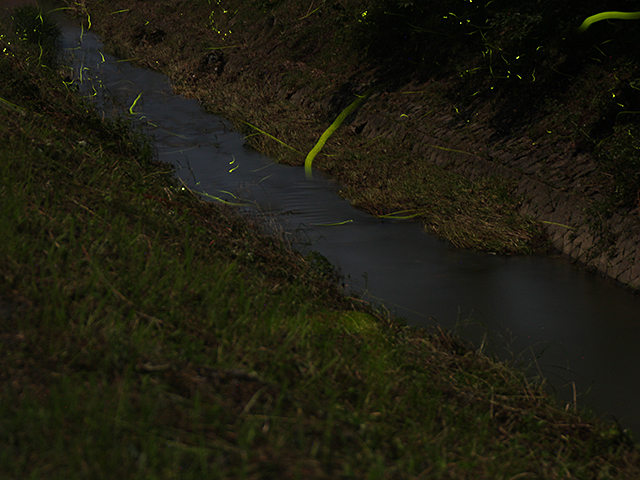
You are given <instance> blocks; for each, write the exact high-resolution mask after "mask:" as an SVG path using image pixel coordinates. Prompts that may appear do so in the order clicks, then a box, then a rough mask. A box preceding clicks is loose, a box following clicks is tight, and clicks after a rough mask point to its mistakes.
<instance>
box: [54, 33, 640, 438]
mask: <svg viewBox="0 0 640 480" xmlns="http://www.w3.org/2000/svg"><path fill="white" fill-rule="evenodd" d="M65 48H66V49H67V51H68V52H69V53H70V55H71V56H73V65H74V68H75V71H76V76H77V77H78V78H80V77H82V79H83V83H82V86H81V91H82V92H84V94H87V95H88V94H91V93H92V92H93V91H94V89H95V92H96V93H97V95H96V96H95V97H94V98H96V99H97V100H98V102H99V104H101V105H103V106H105V105H107V104H108V102H109V100H110V99H112V100H116V102H119V103H120V105H121V111H124V112H127V111H128V110H129V108H130V107H131V105H132V104H133V103H134V101H135V99H136V98H138V100H137V102H136V103H135V106H133V108H132V110H133V112H134V116H135V118H136V119H137V121H139V122H141V123H143V124H147V125H148V128H149V132H150V133H151V134H152V135H153V136H154V138H155V140H156V146H157V152H158V158H159V160H162V161H164V162H169V163H172V164H174V165H176V166H177V167H178V172H177V173H178V176H179V177H180V178H181V179H182V180H183V181H184V182H185V183H186V184H187V186H188V187H189V188H192V189H193V190H195V191H199V192H205V193H206V194H208V195H211V196H214V197H217V198H220V199H224V200H227V201H232V202H236V203H246V204H249V205H250V206H251V207H247V208H253V211H254V212H255V211H256V210H255V209H256V208H257V209H259V212H264V213H271V214H277V215H278V218H279V219H280V221H281V222H282V223H283V224H284V225H285V227H286V229H287V231H289V232H297V235H298V237H303V238H306V239H308V241H310V242H311V246H304V245H300V248H301V249H303V250H304V249H309V248H312V249H314V250H317V251H319V252H320V253H322V254H323V255H324V256H325V257H326V258H327V259H329V260H330V261H331V262H332V263H333V264H334V265H336V266H338V267H339V268H340V269H341V271H342V273H343V274H344V275H345V276H346V283H348V284H349V286H350V288H352V289H353V290H355V291H357V292H364V298H365V299H368V300H377V299H379V300H381V301H382V302H383V303H384V304H385V305H386V307H387V308H389V309H390V310H391V311H392V312H393V313H396V314H398V315H400V316H403V317H405V318H407V319H408V322H409V323H410V324H412V325H420V326H425V325H433V324H434V323H435V321H437V322H439V323H440V324H442V325H443V326H446V327H452V326H453V325H454V324H455V323H456V321H457V320H458V319H466V318H468V317H470V316H471V317H472V318H474V319H477V320H479V321H481V322H483V323H484V324H485V325H486V327H487V328H488V329H489V332H490V334H491V335H492V336H494V337H497V338H498V337H502V338H510V337H513V342H512V346H513V349H514V351H515V352H521V351H523V350H525V349H527V348H529V347H532V349H531V350H530V351H531V352H533V351H535V352H536V353H539V352H541V351H543V350H544V354H543V355H542V356H541V358H539V359H538V365H539V367H540V369H541V370H542V371H543V373H544V374H545V375H546V376H547V378H548V379H549V381H550V382H551V383H552V384H553V385H554V386H555V387H556V388H557V389H558V393H559V394H560V396H561V397H562V398H564V399H566V400H569V399H571V398H572V397H573V387H572V382H575V385H576V388H577V391H578V393H579V396H578V403H579V404H581V405H592V406H594V408H596V411H597V412H599V413H602V414H604V413H605V412H609V413H611V414H613V415H615V417H616V418H617V419H619V420H620V422H621V423H622V425H623V426H624V427H626V428H631V429H632V430H633V431H635V432H636V433H637V434H640V409H638V405H639V404H640V373H639V372H640V349H639V346H640V296H638V295H633V294H631V293H629V292H627V291H625V290H623V289H622V288H619V287H617V286H615V285H613V284H612V283H611V282H609V281H607V280H605V279H602V278H599V277H597V276H595V275H593V274H589V273H586V272H583V271H578V270H577V269H576V268H574V267H573V266H572V265H571V263H569V262H568V261H565V260H562V259H556V258H550V257H544V256H534V257H501V256H497V255H491V254H486V253H475V252H468V251H460V250H456V249H454V248H452V247H451V246H449V245H448V244H447V243H446V242H443V241H440V240H438V239H436V238H433V237H431V236H428V235H426V234H425V233H423V230H422V228H421V226H420V225H419V224H417V223H412V222H406V221H405V222H403V221H392V220H380V219H377V218H374V217H372V216H370V215H367V214H365V213H363V212H360V211H358V210H355V209H353V208H352V207H351V206H350V205H349V203H348V202H346V201H345V200H342V199H341V198H340V197H338V195H337V194H336V193H335V191H336V188H337V186H336V184H335V183H334V182H332V181H330V180H327V179H324V178H322V175H320V174H319V173H318V172H315V173H314V176H315V177H316V178H315V179H314V180H313V181H307V180H306V179H305V176H304V171H303V168H302V167H285V166H281V165H277V164H275V163H273V162H272V161H271V160H270V159H269V158H266V157H265V156H263V155H261V154H259V153H257V152H255V151H253V150H251V149H249V148H247V147H245V145H244V143H245V141H244V137H243V136H242V135H241V134H239V133H237V132H234V131H232V130H231V129H230V127H229V126H228V124H227V123H225V121H224V120H222V119H220V118H218V117H216V116H213V115H209V114H207V113H205V112H204V111H203V110H202V109H201V108H200V105H199V103H198V101H196V100H191V99H186V98H184V97H181V96H178V95H174V94H172V88H171V85H170V82H169V80H168V78H167V77H165V76H164V75H161V74H159V73H155V72H152V71H150V70H143V69H140V68H135V67H133V66H132V65H130V64H129V63H127V62H118V61H117V60H116V59H115V58H113V57H110V56H109V55H106V54H104V53H101V51H100V50H101V43H100V41H99V40H98V38H97V37H96V36H94V35H93V34H91V33H89V32H84V34H83V35H82V39H81V40H80V31H79V30H78V29H77V28H76V27H74V26H71V25H67V26H66V27H65ZM105 102H106V103H105ZM345 221H348V223H345V224H343V225H339V226H327V225H326V224H332V223H338V222H345ZM481 333H482V329H480V328H478V327H472V328H471V329H469V330H467V331H466V333H464V332H463V336H466V337H467V338H473V339H475V340H476V341H478V340H479V338H480V337H479V335H480V334H481ZM498 345H503V344H502V343H498ZM497 348H498V353H499V354H500V355H501V356H502V357H503V358H505V357H507V356H508V355H507V352H506V351H505V350H504V348H503V347H497ZM528 358H530V356H529V357H528ZM589 389H591V391H590V393H589V394H588V395H586V396H584V395H581V394H584V393H585V392H586V391H587V390H589Z"/></svg>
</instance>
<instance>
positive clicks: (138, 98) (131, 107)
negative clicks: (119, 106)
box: [129, 92, 143, 115]
mask: <svg viewBox="0 0 640 480" xmlns="http://www.w3.org/2000/svg"><path fill="white" fill-rule="evenodd" d="M142 93H143V92H140V93H139V94H138V96H137V97H136V99H135V100H134V101H133V103H132V104H131V106H130V107H129V113H130V114H131V115H135V112H134V111H133V107H135V106H136V103H138V100H140V97H141V96H142Z"/></svg>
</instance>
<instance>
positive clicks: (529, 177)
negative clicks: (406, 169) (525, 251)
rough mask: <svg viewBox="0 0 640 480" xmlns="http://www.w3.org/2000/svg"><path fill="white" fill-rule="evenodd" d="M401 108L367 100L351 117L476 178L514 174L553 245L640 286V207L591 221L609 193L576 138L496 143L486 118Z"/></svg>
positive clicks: (371, 132) (523, 208)
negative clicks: (371, 105)
mask: <svg viewBox="0 0 640 480" xmlns="http://www.w3.org/2000/svg"><path fill="white" fill-rule="evenodd" d="M424 109H426V106H425V107H424ZM396 110H397V112H395V113H394V112H385V113H384V114H382V113H379V112H378V113H375V114H374V113H371V111H370V109H368V108H367V106H365V107H364V108H362V109H361V110H360V111H359V113H358V115H357V117H356V119H355V121H354V122H353V124H354V125H357V128H358V130H361V132H362V134H363V135H364V136H366V137H367V138H375V137H377V136H379V135H383V136H387V135H389V136H396V137H398V138H404V139H405V142H407V141H408V142H410V143H411V144H412V145H413V152H414V153H415V154H416V155H420V156H422V157H423V158H424V159H425V160H427V161H429V162H433V163H435V164H438V165H447V166H449V168H451V169H452V170H453V171H456V172H458V173H460V174H463V175H464V176H466V177H468V178H470V179H472V180H473V179H476V178H479V177H481V176H486V175H493V174H498V175H501V176H504V177H506V178H509V179H513V180H514V181H516V182H517V189H516V191H515V194H516V195H517V196H518V197H520V196H522V198H523V200H522V202H521V204H520V207H519V211H520V213H521V214H525V215H531V216H532V217H534V218H536V219H537V220H539V221H541V222H543V225H544V227H545V228H546V230H547V233H548V235H549V238H550V239H551V242H552V244H553V246H554V247H555V248H557V249H558V250H559V251H561V252H562V253H563V254H565V255H567V256H569V257H571V258H572V259H574V260H576V261H577V262H578V263H579V264H580V265H582V266H584V267H586V268H587V269H589V270H592V271H598V272H600V273H601V274H602V275H605V276H607V277H610V278H612V279H614V280H617V281H619V282H621V283H622V284H624V285H626V286H628V287H630V288H632V289H634V290H638V289H640V213H639V210H638V209H637V208H636V209H633V210H631V211H629V212H625V214H624V215H620V214H617V213H616V214H614V215H613V216H612V217H611V218H610V219H604V220H603V221H602V223H601V226H600V227H599V228H594V227H593V226H592V225H591V224H590V221H589V220H590V219H589V216H588V215H587V214H586V213H585V210H586V209H587V207H589V206H590V205H591V203H592V202H593V201H594V200H598V199H601V198H604V196H603V194H602V193H601V192H600V190H599V182H598V181H597V180H596V179H595V175H594V174H595V171H596V165H595V162H594V160H593V159H592V158H591V157H590V156H589V155H587V154H584V153H577V152H576V150H575V148H573V145H572V144H571V143H570V142H566V143H561V142H558V141H557V140H554V139H553V138H551V137H550V138H549V140H548V141H545V140H544V139H543V140H542V141H537V142H533V141H532V140H531V139H529V138H527V137H526V136H523V137H519V138H507V139H504V140H500V141H498V142H497V143H490V140H489V139H490V138H491V137H492V136H493V134H494V132H493V131H492V130H491V129H490V128H488V127H486V126H485V125H483V124H482V123H480V122H473V123H470V124H467V125H462V126H458V127H457V128H453V129H452V128H442V127H439V125H450V124H451V120H452V118H451V116H447V115H442V116H439V117H438V116H435V117H431V118H429V119H428V120H425V118H424V116H421V115H420V113H421V112H420V111H421V108H420V107H417V106H416V105H405V106H404V108H401V109H396ZM407 111H413V112H414V113H415V116H416V117H419V118H420V119H421V121H420V123H419V125H417V124H411V123H410V121H406V126H405V122H404V121H403V120H402V119H404V118H406V117H407V115H406V114H404V115H402V114H401V113H400V112H407ZM639 203H640V201H639ZM591 223H593V217H592V218H591ZM603 232H606V233H603Z"/></svg>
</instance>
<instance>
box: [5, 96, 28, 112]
mask: <svg viewBox="0 0 640 480" xmlns="http://www.w3.org/2000/svg"><path fill="white" fill-rule="evenodd" d="M0 105H2V106H3V107H7V108H10V109H11V110H15V111H16V112H24V110H23V109H22V108H20V107H19V106H18V105H16V104H14V103H11V102H9V101H7V100H5V99H4V98H0Z"/></svg>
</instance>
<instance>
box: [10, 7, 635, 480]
mask: <svg viewBox="0 0 640 480" xmlns="http://www.w3.org/2000/svg"><path fill="white" fill-rule="evenodd" d="M4 21H6V19H4ZM5 31H7V30H6V29H5ZM9 42H11V45H12V46H13V48H12V54H11V55H4V56H2V57H0V86H1V87H2V97H3V100H5V101H6V102H10V103H9V105H10V106H12V107H11V108H5V106H4V105H5V103H4V102H3V103H2V105H0V179H1V180H0V204H1V205H2V208H1V209H0V272H1V275H0V307H1V308H0V315H1V317H0V318H1V319H2V321H0V477H1V478H12V479H13V478H16V479H17V478H29V479H40V478H46V479H69V478H91V479H93V478H96V479H97V478H107V479H112V478H126V479H129V478H132V479H135V478H140V479H143V478H144V479H148V478H162V479H171V478H193V479H201V478H213V479H216V478H220V479H224V478H229V479H240V478H246V479H269V478H277V479H280V478H299V479H321V478H332V479H333V478H366V479H404V478H407V479H409V478H473V479H511V480H514V479H516V478H520V479H521V478H601V479H605V478H637V477H638V474H639V473H640V468H639V466H640V460H639V458H638V451H637V450H636V449H635V448H634V446H633V444H632V442H631V440H630V438H629V436H628V434H626V433H624V432H621V431H620V430H619V429H618V428H617V427H616V426H614V425H610V424H606V423H601V422H599V421H598V420H596V419H595V418H594V417H593V416H591V415H590V414H588V413H587V412H584V411H582V410H578V411H574V409H573V407H569V408H565V406H564V405H561V404H559V403H558V402H557V400H556V399H554V398H553V397H552V396H550V395H548V394H547V393H545V390H544V388H543V386H542V385H541V383H539V382H536V381H534V380H532V379H527V377H526V376H525V375H524V374H523V373H522V372H521V371H519V370H516V369H513V368H510V367H508V366H507V365H505V364H502V363H499V362H496V361H493V360H492V359H490V358H488V357H486V356H485V355H483V354H482V353H480V352H475V351H473V350H472V349H469V348H468V346H466V345H464V344H463V343H462V342H461V341H460V340H457V339H456V338H455V337H454V336H453V335H451V334H449V333H447V332H444V331H440V330H433V331H431V330H430V331H427V330H419V329H413V328H407V327H405V326H404V325H403V324H402V322H400V321H396V320H394V319H391V318H388V317H385V316H382V315H380V314H378V313H376V312H375V311H374V310H372V309H365V308H356V305H362V302H360V301H359V300H357V299H353V298H346V297H344V296H342V295H341V294H340V292H339V289H338V287H337V286H336V283H335V280H334V279H333V276H332V275H331V274H327V272H325V271H324V270H323V269H321V268H313V265H312V262H311V261H309V262H307V261H306V260H305V259H303V258H302V257H301V256H300V255H298V254H296V253H294V252H293V251H292V250H291V249H289V248H288V247H287V246H286V245H285V244H283V243H282V242H280V241H278V240H277V239H275V238H273V237H267V236H265V235H263V234H262V233H261V230H260V228H259V227H258V226H255V225H252V224H251V223H249V221H248V220H247V219H245V218H243V217H240V216H238V215H237V214H236V213H235V212H234V211H233V210H231V209H229V208H227V207H224V206H219V205H213V204H208V203H204V202H201V201H200V200H199V199H198V198H196V196H195V195H194V194H192V193H191V192H190V191H189V190H186V189H184V188H182V187H181V186H180V185H179V184H178V183H177V182H176V181H175V180H174V179H173V176H172V169H171V168H170V167H169V166H167V165H163V164H158V163H154V162H153V161H152V158H151V156H150V154H149V152H150V151H151V149H150V148H149V146H148V145H147V144H146V143H145V139H144V138H143V137H141V136H139V135H137V134H135V133H134V132H132V131H131V130H130V127H129V125H128V124H127V123H126V122H125V121H118V122H111V121H103V120H101V119H100V118H99V117H98V115H97V114H96V113H95V112H94V111H93V109H92V108H91V107H90V106H88V105H86V104H84V103H82V102H81V101H79V100H77V99H76V98H75V96H74V95H73V94H72V93H70V92H68V91H67V90H66V88H65V87H64V84H63V82H62V78H61V77H60V76H59V75H58V74H56V73H55V72H53V71H51V70H47V69H42V68H41V67H39V66H38V64H37V63H36V62H31V63H28V62H26V61H25V60H24V59H25V58H32V57H30V55H32V54H33V53H34V50H33V46H30V45H29V44H27V43H21V42H20V41H18V40H17V39H15V38H13V37H11V36H10V35H6V36H3V37H2V38H1V39H0V47H3V46H5V45H6V44H8V43H9ZM13 107H15V108H13Z"/></svg>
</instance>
